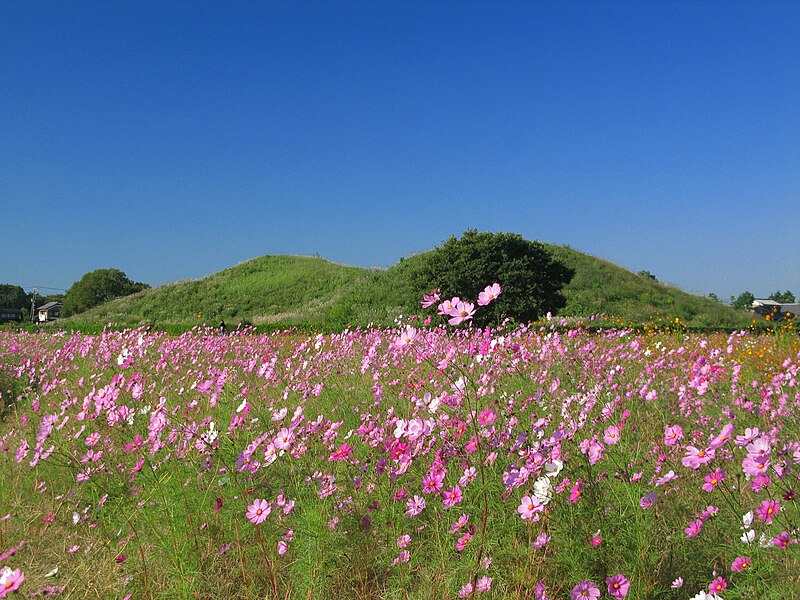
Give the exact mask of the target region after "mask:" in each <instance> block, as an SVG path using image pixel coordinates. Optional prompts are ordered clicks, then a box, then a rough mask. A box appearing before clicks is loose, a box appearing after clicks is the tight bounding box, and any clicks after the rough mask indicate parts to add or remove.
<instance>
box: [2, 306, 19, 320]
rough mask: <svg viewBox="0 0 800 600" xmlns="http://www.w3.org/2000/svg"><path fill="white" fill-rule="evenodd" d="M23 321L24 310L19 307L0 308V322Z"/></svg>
mask: <svg viewBox="0 0 800 600" xmlns="http://www.w3.org/2000/svg"><path fill="white" fill-rule="evenodd" d="M10 321H22V311H21V310H20V309H18V308H0V323H9V322H10Z"/></svg>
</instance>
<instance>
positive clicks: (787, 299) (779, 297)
mask: <svg viewBox="0 0 800 600" xmlns="http://www.w3.org/2000/svg"><path fill="white" fill-rule="evenodd" d="M769 299H770V300H774V301H775V302H780V303H782V304H791V303H792V302H794V301H795V297H794V294H793V293H792V292H790V291H789V290H786V291H785V292H781V291H780V290H778V291H777V292H773V294H772V295H771V296H770V297H769Z"/></svg>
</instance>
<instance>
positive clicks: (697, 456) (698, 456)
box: [681, 446, 714, 470]
mask: <svg viewBox="0 0 800 600" xmlns="http://www.w3.org/2000/svg"><path fill="white" fill-rule="evenodd" d="M713 459H714V450H712V449H711V448H707V449H705V450H704V449H702V448H695V447H694V446H687V447H686V456H684V457H683V458H682V459H681V463H683V466H684V467H689V468H690V469H695V470H697V469H699V468H700V465H705V464H708V463H710V462H711V461H712V460H713Z"/></svg>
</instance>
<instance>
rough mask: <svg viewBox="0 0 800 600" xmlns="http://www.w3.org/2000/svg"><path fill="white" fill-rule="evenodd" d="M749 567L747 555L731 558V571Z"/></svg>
mask: <svg viewBox="0 0 800 600" xmlns="http://www.w3.org/2000/svg"><path fill="white" fill-rule="evenodd" d="M749 567H750V557H749V556H737V557H736V558H734V559H733V564H731V571H734V572H737V571H744V570H745V569H748V568H749Z"/></svg>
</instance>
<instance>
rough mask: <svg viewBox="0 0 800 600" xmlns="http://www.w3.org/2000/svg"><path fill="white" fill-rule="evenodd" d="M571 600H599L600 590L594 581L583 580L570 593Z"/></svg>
mask: <svg viewBox="0 0 800 600" xmlns="http://www.w3.org/2000/svg"><path fill="white" fill-rule="evenodd" d="M569 597H570V600H586V599H587V598H588V599H590V600H597V599H598V598H599V597H600V588H598V587H597V586H596V585H595V584H594V582H593V581H586V580H585V579H581V580H580V581H579V582H578V585H576V586H575V587H574V588H572V591H571V592H570V593H569Z"/></svg>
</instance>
